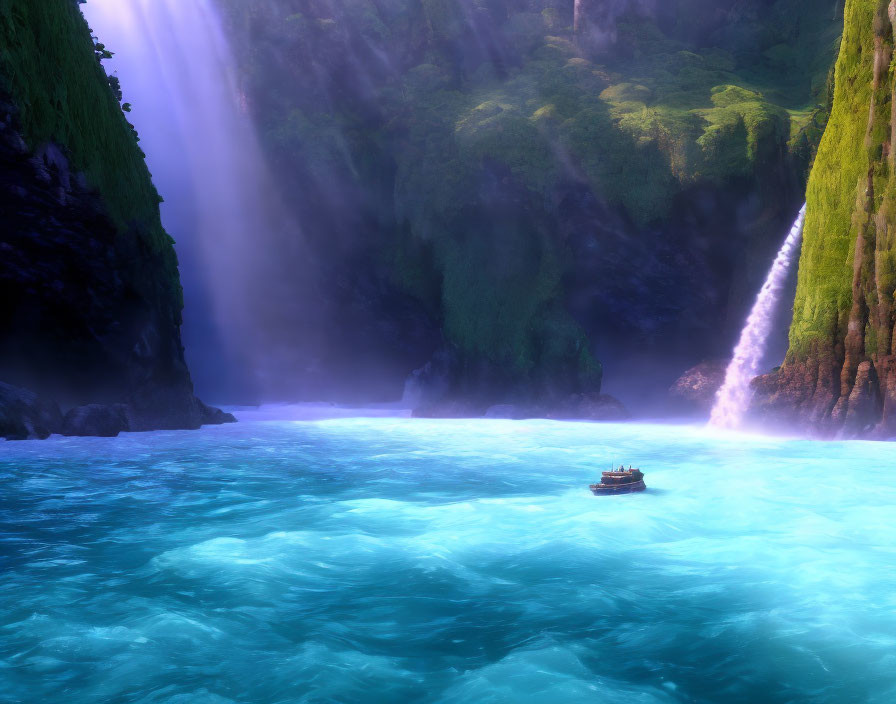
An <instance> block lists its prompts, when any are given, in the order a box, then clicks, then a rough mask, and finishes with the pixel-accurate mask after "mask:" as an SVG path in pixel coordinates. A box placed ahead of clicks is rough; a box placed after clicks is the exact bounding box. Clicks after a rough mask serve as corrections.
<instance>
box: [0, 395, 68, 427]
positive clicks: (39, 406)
mask: <svg viewBox="0 0 896 704" xmlns="http://www.w3.org/2000/svg"><path fill="white" fill-rule="evenodd" d="M61 428H62V412H61V411H60V410H59V406H57V405H56V403H55V402H53V401H48V400H46V399H43V398H41V397H40V396H38V395H37V394H35V393H32V392H31V391H27V390H26V389H20V388H18V387H15V386H10V385H9V384H3V383H0V437H4V438H6V439H7V440H27V439H29V438H39V439H41V440H42V439H44V438H47V437H49V436H50V435H51V434H53V433H58V432H59V431H60V429H61Z"/></svg>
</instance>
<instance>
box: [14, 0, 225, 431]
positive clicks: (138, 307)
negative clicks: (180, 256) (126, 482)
mask: <svg viewBox="0 0 896 704" xmlns="http://www.w3.org/2000/svg"><path fill="white" fill-rule="evenodd" d="M104 53H105V49H104V47H103V46H102V45H95V43H94V40H93V39H92V38H91V35H90V32H89V29H88V27H87V24H86V23H85V21H84V19H83V17H82V16H81V13H80V11H79V9H78V5H77V4H76V3H74V2H72V0H42V1H41V2H33V1H32V0H4V2H2V3H0V222H2V231H0V251H2V256H0V381H3V382H7V384H12V385H15V386H16V387H26V388H27V389H29V390H30V391H31V392H36V393H37V394H39V395H40V396H44V397H51V398H53V399H56V400H57V401H58V402H59V403H60V404H61V405H62V407H63V408H64V409H71V410H70V412H69V414H68V416H67V417H65V419H64V420H63V417H62V415H61V414H60V413H59V411H58V410H57V411H56V412H55V414H54V413H52V412H51V413H48V414H43V417H44V418H45V419H49V420H47V421H46V422H45V423H42V424H39V427H36V426H35V425H34V423H32V422H31V421H30V420H28V419H27V418H25V420H22V419H23V418H24V417H25V416H27V409H28V408H33V407H34V404H35V401H34V399H33V395H32V394H31V393H29V392H24V391H21V390H19V391H16V390H15V389H12V388H11V387H9V386H7V385H4V386H3V393H2V394H0V405H3V408H2V409H0V419H2V421H3V422H0V426H2V427H0V435H7V436H10V437H13V436H15V437H23V436H28V435H39V436H40V435H46V434H47V433H48V432H60V431H65V432H67V433H69V434H95V433H96V434H106V435H109V434H112V435H114V434H116V433H117V432H118V431H119V430H150V429H162V428H197V427H199V426H200V425H201V424H203V423H207V422H221V421H223V420H227V417H226V416H225V415H224V414H221V413H220V412H219V411H216V410H215V409H210V408H208V407H207V406H205V405H204V404H202V402H201V401H199V400H198V399H196V398H195V396H194V395H193V387H192V382H191V380H190V374H189V371H188V369H187V366H186V364H185V362H184V353H183V347H182V345H181V338H180V324H181V309H182V306H183V302H182V296H181V289H180V283H179V277H178V270H177V259H176V255H175V253H174V249H173V246H172V245H173V241H172V240H171V239H170V237H168V235H167V234H166V233H165V231H164V229H163V228H162V224H161V221H160V217H159V202H160V198H159V196H158V194H157V192H156V190H155V188H154V187H153V185H152V181H151V178H150V174H149V172H148V170H147V168H146V165H145V163H144V160H143V157H144V155H143V153H142V152H141V151H140V148H139V146H138V144H137V135H136V134H135V132H134V131H133V128H132V127H131V126H130V125H129V123H128V122H127V120H126V118H125V113H124V111H123V109H126V108H127V106H121V105H120V104H119V100H120V94H118V91H117V88H118V86H117V79H114V78H109V77H107V75H106V73H105V71H104V70H103V68H102V65H101V59H102V58H103V56H104ZM50 405H53V404H50ZM23 414H24V415H23Z"/></svg>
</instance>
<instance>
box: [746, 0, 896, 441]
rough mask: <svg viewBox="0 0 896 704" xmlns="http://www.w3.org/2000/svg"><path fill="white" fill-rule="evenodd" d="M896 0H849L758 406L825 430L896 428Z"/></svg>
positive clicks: (768, 416) (850, 432)
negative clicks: (785, 317) (778, 362)
mask: <svg viewBox="0 0 896 704" xmlns="http://www.w3.org/2000/svg"><path fill="white" fill-rule="evenodd" d="M894 23H896V2H887V1H886V0H847V2H846V6H845V28H844V34H843V42H842V46H841V50H840V56H839V58H838V60H837V68H836V90H835V95H834V104H833V110H832V113H831V119H830V122H829V124H828V127H827V131H826V132H825V135H824V138H823V139H822V141H821V145H820V147H819V150H818V157H817V159H816V161H815V166H814V168H813V170H812V174H811V176H810V179H809V185H808V213H807V219H806V229H805V239H804V244H803V249H802V256H801V259H800V272H799V285H798V290H797V295H796V301H795V304H794V317H793V324H792V327H791V331H790V351H789V353H788V355H787V360H786V362H785V364H784V366H783V368H782V369H781V370H780V371H779V372H778V373H777V374H773V375H769V376H765V377H761V378H760V379H758V380H757V381H756V382H755V384H756V388H757V395H756V399H755V402H754V409H753V411H754V414H755V415H756V416H758V417H759V418H760V419H762V420H765V421H767V422H768V421H775V422H782V421H783V422H786V421H795V422H796V423H797V424H798V425H799V426H800V428H801V429H803V430H806V431H809V432H813V433H817V434H819V435H823V436H833V435H839V436H843V437H855V436H871V437H893V436H894V435H896V334H894V324H896V306H894V303H896V299H894V297H896V170H894V169H896V162H894V158H896V157H894V145H896V75H894V70H893V64H892V59H893V47H894V41H893V36H894Z"/></svg>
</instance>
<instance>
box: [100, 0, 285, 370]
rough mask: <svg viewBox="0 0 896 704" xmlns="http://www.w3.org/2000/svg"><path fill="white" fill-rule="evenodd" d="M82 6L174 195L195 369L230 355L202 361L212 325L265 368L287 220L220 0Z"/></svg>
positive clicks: (247, 362) (157, 170)
mask: <svg viewBox="0 0 896 704" xmlns="http://www.w3.org/2000/svg"><path fill="white" fill-rule="evenodd" d="M83 8H84V15H85V17H86V18H87V20H88V23H89V24H90V26H91V28H92V29H93V31H94V33H95V34H96V35H97V36H98V38H99V39H100V41H102V42H103V43H104V44H106V45H107V47H108V48H109V49H110V50H111V51H113V52H114V53H115V56H114V58H113V59H112V60H110V61H107V62H106V63H105V66H106V70H107V71H109V72H110V73H111V72H114V73H115V74H116V75H117V76H118V77H119V78H120V80H121V84H122V90H123V92H124V100H125V101H127V102H129V103H131V104H132V105H133V111H132V112H131V113H130V114H129V119H130V120H131V121H132V122H133V123H134V125H135V126H136V128H137V131H138V132H139V134H140V137H141V146H142V147H143V149H144V151H145V152H146V154H147V163H148V164H149V167H150V170H151V171H152V172H153V176H154V178H153V180H154V182H155V184H156V186H157V188H158V189H159V191H160V193H161V194H162V197H163V198H164V199H165V202H164V203H163V205H162V219H163V223H164V225H165V227H166V229H167V230H168V231H169V233H170V234H171V235H172V236H173V237H174V239H175V240H176V242H177V251H178V255H179V258H180V261H181V269H182V274H183V283H184V288H185V294H186V296H185V297H186V301H187V306H186V309H185V326H184V327H185V329H184V336H185V341H186V345H187V351H188V354H191V353H193V359H191V362H192V364H191V366H192V367H193V369H194V376H196V375H197V372H198V373H199V374H200V375H201V374H202V371H203V369H202V367H204V366H205V363H206V362H208V363H209V364H211V363H213V361H214V359H213V358H214V357H215V356H216V353H217V354H218V355H220V354H222V353H223V352H224V351H222V350H220V349H208V350H207V352H206V356H207V357H208V359H201V360H196V359H195V352H194V348H196V347H198V348H200V349H201V348H202V347H203V345H204V346H206V347H208V346H209V345H210V344H212V346H213V347H214V344H213V343H210V342H209V341H208V339H207V338H208V336H209V334H210V333H211V331H212V330H213V328H215V330H214V331H215V332H216V333H217V334H218V335H219V336H220V339H221V342H223V344H224V345H225V346H226V347H227V348H229V353H230V356H231V357H232V358H235V359H236V360H238V366H239V367H242V368H244V373H248V375H249V376H253V375H258V374H259V373H260V371H259V370H260V369H261V368H262V367H263V366H264V361H263V359H261V356H262V355H264V354H265V353H266V351H265V348H266V345H265V344H264V341H263V340H261V339H259V336H260V334H261V332H260V330H259V323H258V318H259V317H260V316H259V315H258V312H257V311H258V310H259V309H261V310H264V308H263V306H264V305H265V299H267V300H266V305H267V306H268V308H270V307H271V306H272V299H273V300H276V298H277V295H276V293H275V291H276V289H275V288H271V287H272V286H273V284H272V283H271V279H272V278H273V277H271V276H270V262H266V261H265V260H264V258H265V257H270V254H269V250H270V249H272V248H270V247H267V246H266V240H268V239H269V238H271V237H273V236H275V235H276V230H277V229H278V228H279V227H282V225H283V223H284V222H285V218H284V217H283V215H282V213H283V210H282V208H281V207H280V204H279V203H278V202H277V197H276V196H275V195H274V191H275V188H274V187H273V182H272V179H271V177H270V175H269V174H268V172H267V170H266V167H265V164H264V161H263V158H262V154H261V151H260V147H259V144H258V142H257V139H256V136H255V132H254V129H253V126H252V124H251V122H250V120H249V118H248V116H247V114H246V110H245V109H244V105H245V100H244V99H243V97H242V96H241V94H240V91H239V89H238V83H237V80H236V77H237V73H236V68H235V61H234V57H233V53H232V51H231V48H230V46H229V45H228V41H227V39H226V37H225V35H224V32H223V30H222V24H221V21H220V18H219V17H218V15H217V11H216V10H215V8H214V3H213V0H90V1H89V2H88V3H87V4H86V5H84V6H83ZM203 308H205V310H203ZM209 317H212V318H213V321H214V323H215V325H214V326H211V325H210V324H209V321H208V318H209ZM233 366H236V365H233ZM231 372H233V369H232V368H231V369H228V370H226V371H225V372H224V373H231Z"/></svg>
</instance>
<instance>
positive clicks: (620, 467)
mask: <svg viewBox="0 0 896 704" xmlns="http://www.w3.org/2000/svg"><path fill="white" fill-rule="evenodd" d="M619 471H620V472H624V471H625V465H624V464H621V465H619Z"/></svg>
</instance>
